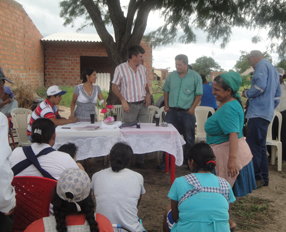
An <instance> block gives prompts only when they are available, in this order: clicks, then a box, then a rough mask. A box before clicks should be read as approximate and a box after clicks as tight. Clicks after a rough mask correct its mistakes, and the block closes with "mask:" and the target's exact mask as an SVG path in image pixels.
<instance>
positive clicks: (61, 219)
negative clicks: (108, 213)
mask: <svg viewBox="0 0 286 232" xmlns="http://www.w3.org/2000/svg"><path fill="white" fill-rule="evenodd" d="M66 194H71V195H72V193H69V192H68V193H66ZM52 203H53V205H54V209H53V210H54V214H55V218H56V223H57V225H56V229H57V231H58V232H67V225H66V217H67V216H68V215H70V214H84V215H85V218H86V220H87V222H88V224H89V226H90V232H99V229H98V227H97V225H98V223H97V222H96V220H95V218H94V203H93V200H92V197H91V193H90V194H89V195H88V197H87V198H86V199H84V200H83V201H80V202H77V203H78V204H79V206H80V207H81V210H82V211H81V212H77V209H76V205H75V204H74V203H72V202H68V201H65V200H63V199H61V198H60V197H59V196H58V194H57V192H56V190H55V191H54V195H53V199H52Z"/></svg>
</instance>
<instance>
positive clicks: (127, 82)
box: [112, 45, 151, 168]
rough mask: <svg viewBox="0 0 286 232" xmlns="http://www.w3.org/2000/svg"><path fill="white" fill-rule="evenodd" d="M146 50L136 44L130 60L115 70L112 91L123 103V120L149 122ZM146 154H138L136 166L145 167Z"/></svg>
mask: <svg viewBox="0 0 286 232" xmlns="http://www.w3.org/2000/svg"><path fill="white" fill-rule="evenodd" d="M144 53H145V50H144V49H143V48H142V47H141V46H140V45H134V46H132V47H130V48H129V50H128V61H127V62H125V63H122V64H120V65H118V66H117V67H116V69H115V72H114V77H113V81H112V91H113V93H114V94H115V95H116V96H117V97H118V98H119V100H120V101H121V103H122V108H123V113H122V118H123V122H134V121H136V120H139V122H143V123H147V122H149V110H148V108H147V107H148V106H149V105H150V103H151V96H150V91H149V87H148V79H147V73H146V68H145V67H144V66H143V65H142V63H143V54H144ZM143 163H144V156H143V155H137V158H136V166H137V167H138V168H144V165H143Z"/></svg>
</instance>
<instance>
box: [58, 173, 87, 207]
mask: <svg viewBox="0 0 286 232" xmlns="http://www.w3.org/2000/svg"><path fill="white" fill-rule="evenodd" d="M56 191H57V194H58V196H59V197H60V198H61V199H63V200H65V201H68V202H72V203H74V204H75V205H76V208H77V211H78V212H80V211H81V208H80V206H79V205H78V204H77V202H80V201H83V200H84V199H86V198H87V197H88V196H89V194H90V179H89V177H88V175H87V174H86V172H84V171H83V170H81V169H79V168H68V169H66V170H65V171H63V173H62V174H61V176H60V178H59V180H58V183H57V188H56ZM68 192H69V193H72V196H73V197H72V198H69V197H67V195H66V193H68Z"/></svg>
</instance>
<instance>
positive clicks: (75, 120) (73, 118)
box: [69, 116, 77, 123]
mask: <svg viewBox="0 0 286 232" xmlns="http://www.w3.org/2000/svg"><path fill="white" fill-rule="evenodd" d="M69 120H70V121H71V123H75V122H77V117H71V116H69Z"/></svg>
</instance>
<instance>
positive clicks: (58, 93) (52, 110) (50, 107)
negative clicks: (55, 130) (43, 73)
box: [27, 85, 77, 139]
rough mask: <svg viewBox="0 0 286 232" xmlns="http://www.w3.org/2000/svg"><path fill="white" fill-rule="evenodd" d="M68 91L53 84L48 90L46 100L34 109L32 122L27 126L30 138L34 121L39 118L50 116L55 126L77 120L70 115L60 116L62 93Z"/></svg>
mask: <svg viewBox="0 0 286 232" xmlns="http://www.w3.org/2000/svg"><path fill="white" fill-rule="evenodd" d="M65 93H66V91H62V90H61V89H60V87H58V86H56V85H52V86H50V87H49V88H48V90H47V98H46V99H45V101H43V102H41V103H40V104H39V105H38V106H37V107H36V109H35V110H34V111H33V113H32V116H31V119H30V122H29V124H28V128H27V135H28V138H29V139H30V136H31V133H32V132H31V129H32V124H33V122H34V121H35V120H36V119H38V118H48V119H50V120H52V121H53V123H54V124H55V126H60V125H65V124H69V123H75V122H77V117H71V116H70V117H69V118H68V119H66V118H63V117H61V116H60V114H59V112H58V109H57V106H56V105H58V104H60V102H61V100H62V95H64V94H65Z"/></svg>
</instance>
